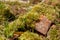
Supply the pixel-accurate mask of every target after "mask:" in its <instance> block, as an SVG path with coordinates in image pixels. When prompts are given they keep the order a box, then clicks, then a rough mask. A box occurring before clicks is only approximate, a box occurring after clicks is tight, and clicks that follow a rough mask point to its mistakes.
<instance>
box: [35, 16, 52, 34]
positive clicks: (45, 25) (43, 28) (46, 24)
mask: <svg viewBox="0 0 60 40" xmlns="http://www.w3.org/2000/svg"><path fill="white" fill-rule="evenodd" d="M50 25H51V21H50V20H48V19H47V17H46V16H44V15H41V16H40V22H38V23H36V27H35V29H36V30H37V31H38V32H40V33H42V34H44V35H46V34H47V31H48V29H49V28H50Z"/></svg>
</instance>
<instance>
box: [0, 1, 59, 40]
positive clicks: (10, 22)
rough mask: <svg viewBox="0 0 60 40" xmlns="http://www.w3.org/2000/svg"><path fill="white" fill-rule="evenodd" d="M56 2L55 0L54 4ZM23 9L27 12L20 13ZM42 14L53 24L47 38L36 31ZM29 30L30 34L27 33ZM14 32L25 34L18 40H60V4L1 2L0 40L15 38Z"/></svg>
mask: <svg viewBox="0 0 60 40" xmlns="http://www.w3.org/2000/svg"><path fill="white" fill-rule="evenodd" d="M31 1H32V0H31ZM55 2H56V1H54V0H53V3H55ZM13 6H15V8H14V7H13ZM12 7H13V8H14V10H12ZM21 8H23V9H24V10H26V11H23V13H20V9H21ZM18 11H19V12H18ZM42 14H43V15H45V16H46V17H47V18H48V19H49V20H51V21H52V23H53V24H52V26H51V28H50V30H49V31H48V33H47V36H43V35H40V34H38V33H36V32H35V30H34V27H35V23H36V21H38V20H39V17H40V15H42ZM27 30H28V31H29V32H25V31H27ZM14 32H23V34H20V35H21V36H20V37H18V40H60V4H59V3H56V5H52V4H49V3H48V4H46V3H44V2H43V3H41V1H39V2H37V3H36V4H33V3H31V4H30V3H29V4H24V3H19V2H0V36H1V37H0V40H8V39H9V38H11V37H13V35H14ZM25 34H26V36H25ZM28 36H29V37H28ZM27 37H28V39H27Z"/></svg>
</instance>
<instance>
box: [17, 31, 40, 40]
mask: <svg viewBox="0 0 60 40" xmlns="http://www.w3.org/2000/svg"><path fill="white" fill-rule="evenodd" d="M18 40H41V39H40V36H39V35H38V34H36V33H33V32H29V31H27V32H24V33H23V34H22V35H21V36H20V37H19V38H18Z"/></svg>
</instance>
